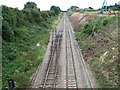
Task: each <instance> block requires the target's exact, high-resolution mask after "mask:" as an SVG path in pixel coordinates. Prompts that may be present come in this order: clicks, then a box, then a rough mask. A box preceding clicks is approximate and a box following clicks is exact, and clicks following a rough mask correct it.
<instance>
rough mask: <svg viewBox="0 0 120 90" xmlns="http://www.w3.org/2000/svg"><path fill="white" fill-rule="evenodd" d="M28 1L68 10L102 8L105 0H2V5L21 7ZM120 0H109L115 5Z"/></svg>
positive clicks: (42, 5)
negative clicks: (73, 7) (71, 8)
mask: <svg viewBox="0 0 120 90" xmlns="http://www.w3.org/2000/svg"><path fill="white" fill-rule="evenodd" d="M28 1H32V2H35V3H36V4H37V7H38V8H40V10H49V9H50V7H51V6H52V5H55V6H59V7H60V9H61V10H67V9H68V8H70V7H71V6H73V5H74V6H78V7H80V8H88V7H93V8H95V9H98V8H101V6H102V3H103V1H104V0H1V3H0V5H6V6H8V7H13V8H16V7H18V8H19V9H23V8H24V4H25V3H26V2H28ZM119 1H120V0H107V3H108V5H114V4H115V3H118V2H119Z"/></svg>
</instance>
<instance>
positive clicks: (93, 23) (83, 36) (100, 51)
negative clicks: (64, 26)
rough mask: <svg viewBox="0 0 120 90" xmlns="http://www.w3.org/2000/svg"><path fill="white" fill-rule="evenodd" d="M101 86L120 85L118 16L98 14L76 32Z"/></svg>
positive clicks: (112, 86) (115, 86)
mask: <svg viewBox="0 0 120 90" xmlns="http://www.w3.org/2000/svg"><path fill="white" fill-rule="evenodd" d="M76 37H77V38H76V39H77V41H78V42H79V44H80V46H81V48H82V53H83V56H84V58H85V60H86V62H87V63H88V64H89V65H90V66H91V69H92V71H93V73H94V75H95V78H96V81H97V83H98V86H99V87H100V88H117V87H118V17H117V16H114V17H111V16H97V17H95V18H94V19H92V20H90V21H87V22H85V24H84V25H83V26H82V27H81V28H80V30H79V31H78V32H76Z"/></svg>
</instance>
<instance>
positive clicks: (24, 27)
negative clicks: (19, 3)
mask: <svg viewBox="0 0 120 90" xmlns="http://www.w3.org/2000/svg"><path fill="white" fill-rule="evenodd" d="M2 16H3V22H2V23H3V24H2V29H3V30H2V53H3V54H2V66H3V67H2V87H3V88H5V87H8V79H13V80H14V81H15V86H16V87H17V88H25V87H27V86H28V85H29V83H30V82H29V79H30V76H31V75H32V73H33V72H35V70H36V69H37V67H38V65H39V63H40V62H41V61H42V58H43V55H44V52H45V49H46V46H47V44H48V41H49V33H50V31H51V29H52V28H53V27H55V25H56V24H57V23H58V22H59V21H60V18H61V17H60V15H59V16H58V15H57V14H56V13H55V12H54V11H40V10H39V9H37V8H28V9H23V10H18V9H17V8H10V7H6V6H2ZM51 21H52V22H51Z"/></svg>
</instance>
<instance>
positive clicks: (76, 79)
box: [31, 14, 90, 89]
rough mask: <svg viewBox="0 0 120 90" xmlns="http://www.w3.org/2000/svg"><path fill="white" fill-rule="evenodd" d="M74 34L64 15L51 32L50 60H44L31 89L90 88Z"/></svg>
mask: <svg viewBox="0 0 120 90" xmlns="http://www.w3.org/2000/svg"><path fill="white" fill-rule="evenodd" d="M72 33H73V32H72V27H71V24H70V22H69V20H68V17H67V15H66V14H64V15H63V17H62V19H61V22H60V23H59V25H58V26H57V27H56V28H55V29H54V30H52V32H51V39H50V47H49V48H50V49H49V53H50V54H49V55H48V54H46V57H48V58H45V59H44V61H43V62H44V63H43V65H41V66H42V69H40V70H39V71H38V73H37V74H38V75H36V79H35V80H34V83H33V84H32V85H31V87H34V88H68V89H69V88H76V89H78V88H90V83H89V80H88V75H86V71H85V67H84V64H83V62H82V60H81V56H80V54H79V48H78V47H77V46H78V45H77V44H76V42H75V41H74V36H73V35H72ZM47 53H48V52H47ZM46 59H47V60H46ZM44 65H45V67H44ZM59 67H60V68H59ZM39 80H40V81H39Z"/></svg>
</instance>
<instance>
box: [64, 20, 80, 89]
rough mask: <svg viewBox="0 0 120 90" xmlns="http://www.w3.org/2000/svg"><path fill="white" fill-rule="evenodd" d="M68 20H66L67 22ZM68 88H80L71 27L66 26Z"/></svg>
mask: <svg viewBox="0 0 120 90" xmlns="http://www.w3.org/2000/svg"><path fill="white" fill-rule="evenodd" d="M67 21H68V20H66V22H67ZM65 34H66V35H65V36H66V38H65V40H66V61H67V63H66V88H78V87H77V79H76V72H75V64H74V57H73V51H72V46H71V40H70V32H69V26H68V25H67V26H66V33H65Z"/></svg>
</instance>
